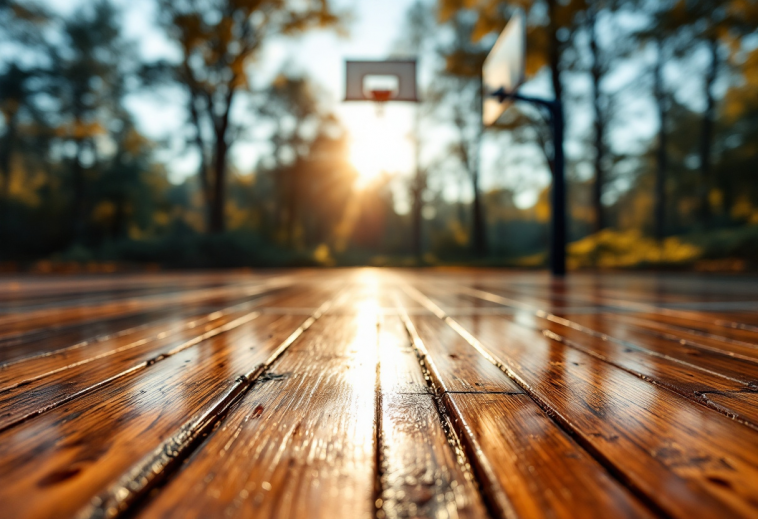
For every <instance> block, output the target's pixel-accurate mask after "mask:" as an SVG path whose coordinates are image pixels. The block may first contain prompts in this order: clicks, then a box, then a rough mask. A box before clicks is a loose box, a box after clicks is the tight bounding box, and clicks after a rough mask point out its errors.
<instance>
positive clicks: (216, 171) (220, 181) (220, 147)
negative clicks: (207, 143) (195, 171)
mask: <svg viewBox="0 0 758 519" xmlns="http://www.w3.org/2000/svg"><path fill="white" fill-rule="evenodd" d="M228 151H229V148H228V146H227V144H226V138H225V136H220V137H219V138H217V140H216V154H215V159H216V160H215V162H214V165H213V166H214V167H213V199H212V203H211V207H210V232H211V233H214V234H216V233H222V232H224V230H225V228H226V225H225V224H226V222H225V219H224V206H225V204H226V159H227V153H228Z"/></svg>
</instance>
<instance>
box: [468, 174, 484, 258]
mask: <svg viewBox="0 0 758 519" xmlns="http://www.w3.org/2000/svg"><path fill="white" fill-rule="evenodd" d="M471 183H472V186H473V188H474V204H473V211H474V214H473V217H474V218H473V220H474V221H473V234H474V236H473V238H474V252H475V253H476V254H477V255H478V256H485V255H486V254H487V235H486V230H485V221H484V207H483V205H482V195H481V192H480V191H479V170H478V169H476V170H474V171H473V174H472V176H471Z"/></svg>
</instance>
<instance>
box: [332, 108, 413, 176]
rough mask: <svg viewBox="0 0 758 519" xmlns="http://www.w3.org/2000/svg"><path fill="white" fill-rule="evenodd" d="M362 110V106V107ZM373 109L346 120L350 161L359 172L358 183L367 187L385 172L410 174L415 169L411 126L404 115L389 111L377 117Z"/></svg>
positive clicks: (386, 110)
mask: <svg viewBox="0 0 758 519" xmlns="http://www.w3.org/2000/svg"><path fill="white" fill-rule="evenodd" d="M362 108H363V107H362ZM367 108H369V109H370V110H361V112H360V113H357V114H355V115H353V114H351V115H353V116H352V117H349V118H346V121H345V122H346V123H347V127H348V129H349V130H350V136H351V143H350V162H351V163H352V164H353V166H355V169H356V170H357V171H358V174H359V178H358V184H359V186H360V187H365V186H367V185H368V184H370V183H371V182H372V181H373V180H375V179H376V178H378V177H380V176H381V175H382V174H383V173H386V174H390V175H392V174H397V173H408V172H410V171H412V170H413V165H414V153H413V143H412V142H411V140H410V138H409V132H410V124H409V121H408V118H407V117H403V115H405V114H403V113H398V112H396V111H393V110H389V107H385V110H384V113H383V114H382V115H378V114H377V113H376V111H375V109H374V108H375V107H374V106H370V107H367Z"/></svg>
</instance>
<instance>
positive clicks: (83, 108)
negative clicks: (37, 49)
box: [45, 0, 133, 242]
mask: <svg viewBox="0 0 758 519" xmlns="http://www.w3.org/2000/svg"><path fill="white" fill-rule="evenodd" d="M119 19H120V16H119V11H118V10H117V9H116V7H114V6H113V4H111V3H110V2H109V1H107V0H100V1H98V2H96V3H94V4H91V5H89V6H87V7H84V8H82V9H81V10H80V11H78V12H77V13H75V14H74V15H73V16H72V17H71V18H69V19H66V20H64V22H63V29H62V34H61V36H62V40H63V44H62V45H60V44H54V43H52V42H51V43H49V44H48V45H47V52H48V54H49V63H50V66H49V69H48V70H47V71H46V84H45V90H46V92H47V93H48V94H49V95H51V96H52V97H53V98H54V99H55V101H56V104H57V106H56V108H55V111H54V113H50V114H49V117H48V118H49V119H50V120H51V121H53V125H54V126H55V129H54V131H55V135H56V140H57V141H58V143H59V144H60V145H61V146H63V147H64V149H70V150H71V152H70V153H69V154H68V155H67V163H68V164H67V165H68V167H67V169H68V172H69V175H70V182H71V184H70V185H71V190H72V203H71V223H72V233H73V236H74V240H75V241H77V242H82V241H83V240H84V238H85V232H86V225H87V215H88V213H89V211H91V209H92V207H93V200H91V199H90V195H91V179H92V177H94V176H96V175H97V164H98V160H99V158H100V157H101V155H102V153H103V150H102V143H103V141H104V140H105V139H107V136H108V133H109V127H110V126H111V124H112V123H113V121H114V120H118V119H119V118H120V119H123V118H124V117H125V111H124V108H123V99H124V96H125V95H126V78H127V75H128V74H129V69H130V67H131V66H132V65H133V56H132V55H131V54H130V52H129V48H130V47H129V45H128V43H127V42H126V40H124V38H123V37H122V36H121V28H120V25H119Z"/></svg>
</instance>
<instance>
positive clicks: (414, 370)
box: [379, 315, 432, 395]
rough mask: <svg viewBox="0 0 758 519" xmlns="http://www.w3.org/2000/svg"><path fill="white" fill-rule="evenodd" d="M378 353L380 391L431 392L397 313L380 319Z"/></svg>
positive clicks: (410, 393)
mask: <svg viewBox="0 0 758 519" xmlns="http://www.w3.org/2000/svg"><path fill="white" fill-rule="evenodd" d="M379 353H380V364H381V366H380V370H379V373H380V379H381V380H380V383H381V391H382V393H383V394H395V395H396V394H409V395H419V394H429V395H431V394H432V391H431V389H430V387H429V384H430V382H429V381H427V380H426V378H425V377H424V373H423V372H422V371H421V365H420V364H419V358H418V356H417V355H416V350H415V349H414V348H413V345H412V344H411V341H410V339H409V337H408V333H407V332H406V330H405V326H403V323H402V321H401V320H400V317H398V316H397V315H386V316H384V317H383V319H381V321H380V326H379Z"/></svg>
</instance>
